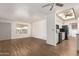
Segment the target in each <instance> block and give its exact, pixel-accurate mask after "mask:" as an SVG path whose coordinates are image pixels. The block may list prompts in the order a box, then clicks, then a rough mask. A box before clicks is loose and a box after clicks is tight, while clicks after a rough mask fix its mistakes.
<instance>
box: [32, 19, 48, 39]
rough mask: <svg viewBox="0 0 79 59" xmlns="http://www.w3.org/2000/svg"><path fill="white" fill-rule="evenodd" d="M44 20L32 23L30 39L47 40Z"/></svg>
mask: <svg viewBox="0 0 79 59" xmlns="http://www.w3.org/2000/svg"><path fill="white" fill-rule="evenodd" d="M46 24H47V23H46V20H39V21H35V22H33V23H32V37H36V38H40V39H44V40H46V39H47V30H46V29H47V28H46V27H47V26H46Z"/></svg>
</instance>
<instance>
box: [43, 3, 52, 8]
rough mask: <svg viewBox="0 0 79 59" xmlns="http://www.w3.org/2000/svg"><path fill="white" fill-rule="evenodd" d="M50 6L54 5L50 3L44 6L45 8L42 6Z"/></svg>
mask: <svg viewBox="0 0 79 59" xmlns="http://www.w3.org/2000/svg"><path fill="white" fill-rule="evenodd" d="M50 5H52V3H48V4H46V5H44V6H42V8H43V7H47V6H50Z"/></svg>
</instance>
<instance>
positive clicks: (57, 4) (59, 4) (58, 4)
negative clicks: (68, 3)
mask: <svg viewBox="0 0 79 59" xmlns="http://www.w3.org/2000/svg"><path fill="white" fill-rule="evenodd" d="M63 5H64V4H62V3H56V6H60V7H62V6H63Z"/></svg>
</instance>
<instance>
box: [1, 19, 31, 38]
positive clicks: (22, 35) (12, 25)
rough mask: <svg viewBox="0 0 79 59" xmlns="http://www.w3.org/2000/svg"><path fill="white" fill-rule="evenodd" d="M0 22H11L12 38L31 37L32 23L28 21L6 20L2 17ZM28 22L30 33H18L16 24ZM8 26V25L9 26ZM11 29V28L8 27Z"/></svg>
mask: <svg viewBox="0 0 79 59" xmlns="http://www.w3.org/2000/svg"><path fill="white" fill-rule="evenodd" d="M0 22H4V23H10V24H11V39H16V38H25V37H30V36H31V24H30V23H27V22H18V21H8V20H7V21H6V20H4V19H0ZM17 23H19V24H27V25H28V26H29V27H28V34H21V35H20V34H19V35H17V34H16V24H17ZM7 28H8V27H7ZM7 30H9V29H7Z"/></svg>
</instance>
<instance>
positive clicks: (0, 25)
mask: <svg viewBox="0 0 79 59" xmlns="http://www.w3.org/2000/svg"><path fill="white" fill-rule="evenodd" d="M7 39H11V24H10V23H5V22H0V40H7Z"/></svg>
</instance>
